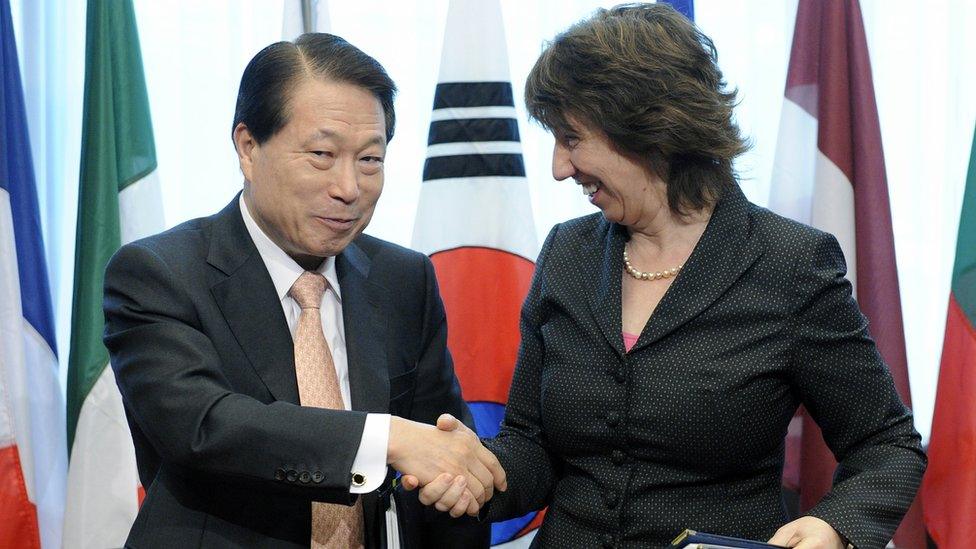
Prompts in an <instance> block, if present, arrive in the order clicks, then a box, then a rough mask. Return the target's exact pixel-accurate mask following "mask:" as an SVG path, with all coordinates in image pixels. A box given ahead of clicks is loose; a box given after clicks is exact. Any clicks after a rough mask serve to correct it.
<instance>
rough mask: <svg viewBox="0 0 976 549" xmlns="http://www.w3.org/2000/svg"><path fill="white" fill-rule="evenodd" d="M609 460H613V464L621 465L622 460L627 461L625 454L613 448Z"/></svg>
mask: <svg viewBox="0 0 976 549" xmlns="http://www.w3.org/2000/svg"><path fill="white" fill-rule="evenodd" d="M610 460H611V461H613V464H614V465H622V464H623V463H624V461H627V456H626V455H624V453H623V451H621V450H614V451H613V452H610Z"/></svg>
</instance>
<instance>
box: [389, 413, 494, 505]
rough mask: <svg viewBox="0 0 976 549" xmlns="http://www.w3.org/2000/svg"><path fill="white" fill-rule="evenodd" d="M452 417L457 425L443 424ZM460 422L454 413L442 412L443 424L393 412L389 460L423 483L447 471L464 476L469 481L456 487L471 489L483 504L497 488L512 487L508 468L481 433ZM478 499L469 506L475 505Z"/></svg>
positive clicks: (397, 467)
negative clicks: (400, 416)
mask: <svg viewBox="0 0 976 549" xmlns="http://www.w3.org/2000/svg"><path fill="white" fill-rule="evenodd" d="M451 420H453V422H456V423H454V424H453V425H454V426H455V428H454V429H450V430H448V429H444V428H443V427H441V424H442V423H451ZM459 424H460V422H458V421H457V420H456V419H454V418H453V417H450V416H441V418H440V419H439V420H438V426H439V427H441V428H438V427H434V426H432V425H425V424H423V423H418V422H415V421H410V420H407V419H403V418H399V417H396V416H393V417H392V418H391V420H390V441H389V446H388V448H387V457H386V462H387V463H388V464H389V465H390V466H392V467H393V468H394V469H396V470H397V471H400V473H402V474H403V475H405V476H410V477H414V478H415V479H416V482H417V483H419V485H421V486H425V485H427V484H429V483H431V482H433V481H434V480H435V479H437V478H438V477H439V476H440V475H441V474H443V473H447V474H449V475H451V477H452V478H454V477H458V476H463V477H464V479H465V481H464V482H463V483H461V486H456V485H455V490H457V491H459V492H463V491H464V490H465V489H466V490H467V491H470V493H471V495H472V496H473V497H474V499H475V501H476V502H477V507H479V508H480V507H481V505H483V504H484V502H485V501H487V500H489V499H491V496H492V494H493V493H494V489H498V490H502V491H504V490H505V489H506V488H507V487H508V484H507V482H506V478H505V470H504V469H502V466H501V464H499V463H498V459H496V458H495V455H494V454H492V453H491V452H490V451H488V450H487V449H486V448H485V447H484V446H482V445H481V441H480V440H479V439H478V437H477V436H476V435H475V434H474V433H473V432H472V431H471V430H470V429H467V428H457V426H458V425H459ZM460 427H463V425H460ZM443 478H445V479H446V478H447V477H446V476H445V477H443ZM474 503H475V502H472V505H470V506H468V507H467V508H468V509H472V508H474V507H475V506H474V505H473V504H474ZM451 510H453V509H451ZM451 514H452V515H454V513H451Z"/></svg>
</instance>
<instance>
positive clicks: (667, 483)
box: [421, 3, 926, 549]
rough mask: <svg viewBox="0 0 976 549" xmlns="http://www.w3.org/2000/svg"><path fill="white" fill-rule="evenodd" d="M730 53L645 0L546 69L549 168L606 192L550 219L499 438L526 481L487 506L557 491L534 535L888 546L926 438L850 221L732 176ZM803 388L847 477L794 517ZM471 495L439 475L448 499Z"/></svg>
mask: <svg viewBox="0 0 976 549" xmlns="http://www.w3.org/2000/svg"><path fill="white" fill-rule="evenodd" d="M716 58H717V56H716V52H715V48H714V46H713V44H712V41H711V40H710V39H709V38H708V37H707V36H705V35H704V34H703V33H702V32H701V31H699V30H698V29H697V28H696V27H695V26H694V25H693V24H692V23H691V22H690V21H688V20H687V19H685V18H684V17H683V16H681V15H680V14H678V13H677V12H675V11H674V10H673V9H672V8H671V7H669V6H667V5H664V4H660V3H657V4H627V5H622V6H618V7H615V8H612V9H609V10H598V11H597V12H596V13H595V14H594V15H593V16H592V17H590V18H588V19H585V20H583V21H580V22H579V23H577V24H575V25H573V26H571V27H570V28H569V29H568V30H566V31H564V32H562V33H560V34H559V35H557V36H556V37H555V39H553V41H552V42H550V43H549V44H548V45H547V47H546V49H545V50H544V51H543V53H542V55H541V56H540V57H539V59H538V60H537V61H536V64H535V66H534V68H533V69H532V71H531V72H530V74H529V78H528V83H527V84H526V92H525V99H526V106H527V109H528V111H529V113H530V115H532V116H533V117H535V118H536V119H538V120H539V121H540V122H542V124H543V125H544V126H546V127H547V128H549V129H550V130H552V131H553V133H554V136H555V138H556V145H555V148H554V150H553V160H552V170H553V174H552V175H553V177H554V178H555V179H557V180H562V179H567V178H573V179H575V180H576V182H577V183H579V184H580V185H582V186H583V188H584V189H585V190H586V191H587V192H588V193H589V194H590V195H591V197H590V200H591V201H592V202H593V204H595V205H596V206H597V207H598V208H600V210H601V211H600V213H597V214H591V215H588V216H585V217H580V218H577V219H572V220H570V221H567V222H564V223H560V224H558V225H556V226H555V227H554V228H553V229H552V231H550V233H549V236H548V238H547V239H546V242H545V244H544V245H543V247H542V251H541V252H540V254H539V259H538V262H537V263H536V272H535V277H534V278H533V282H532V287H531V289H530V290H529V294H528V297H527V298H526V299H525V303H524V305H523V308H522V314H521V323H520V330H521V344H520V348H519V353H518V362H517V365H516V367H515V374H514V377H513V379H512V388H511V392H510V396H509V400H508V405H507V407H506V409H505V419H504V421H503V422H502V426H501V429H500V431H499V434H498V436H497V437H496V438H494V439H491V440H486V441H485V445H486V446H487V447H488V448H489V449H490V450H491V451H492V452H494V453H495V454H496V455H497V456H498V459H499V462H500V463H501V464H502V466H503V467H504V468H505V470H506V472H507V473H508V481H509V482H508V485H509V487H510V488H509V490H508V491H506V492H505V493H502V494H496V495H495V498H494V499H493V500H492V501H491V502H490V503H489V508H488V510H487V513H486V515H487V518H488V519H491V520H502V519H510V518H512V517H516V516H519V515H521V514H524V513H526V512H528V511H533V510H537V509H539V508H541V507H543V506H545V505H548V511H547V513H546V516H545V519H544V521H543V523H542V527H541V528H540V530H539V533H538V535H537V536H536V538H535V540H534V542H533V546H538V547H543V548H545V547H570V546H573V547H575V546H586V547H596V546H603V547H618V546H623V547H629V546H642V547H643V546H665V545H667V543H668V541H669V540H671V539H672V538H673V537H674V535H675V534H676V533H677V532H680V531H682V530H683V529H684V528H687V527H689V526H690V527H693V528H695V529H701V530H704V531H708V532H713V533H719V534H725V535H730V536H734V537H740V538H749V539H755V540H770V543H773V544H777V545H782V546H789V547H805V548H807V547H808V548H810V549H843V547H844V546H845V545H846V542H847V541H850V542H852V543H853V544H854V545H855V546H857V547H860V548H874V547H883V546H884V545H885V544H886V543H887V542H888V540H889V539H891V534H892V533H893V532H894V530H895V527H896V526H897V525H898V523H899V521H900V520H901V517H902V515H904V513H905V511H906V510H907V508H908V506H909V504H910V503H911V502H912V499H913V498H914V495H915V491H916V489H917V487H918V483H919V481H920V480H921V476H922V472H923V471H924V469H925V463H926V461H925V455H924V453H923V452H922V450H921V444H920V437H919V435H918V433H917V432H916V431H915V429H914V427H913V424H912V415H911V412H910V411H909V410H908V409H907V408H906V407H905V405H904V404H903V403H902V402H901V400H900V399H899V397H898V394H897V392H895V390H894V387H893V384H892V381H891V375H890V373H889V371H888V368H887V366H886V365H885V364H884V362H883V360H882V359H881V357H880V355H879V354H878V351H877V349H876V348H875V345H874V343H873V341H872V340H871V338H870V336H869V335H868V332H867V328H866V326H867V322H866V320H865V318H864V316H863V315H862V314H861V312H860V311H859V309H858V306H857V304H856V303H855V301H854V300H853V299H852V298H851V285H850V283H849V282H848V281H847V280H846V279H845V278H844V272H845V266H844V258H843V254H842V253H841V250H840V248H839V246H838V244H837V241H836V240H835V239H834V238H833V237H832V236H830V235H827V234H825V233H822V232H820V231H817V230H815V229H813V228H811V227H808V226H805V225H801V224H799V223H796V222H794V221H790V220H788V219H784V218H782V217H780V216H777V215H775V214H773V213H771V212H769V211H768V210H765V209H764V208H761V207H758V206H756V205H754V204H752V203H750V202H749V201H748V200H747V199H746V197H745V195H744V194H743V193H742V191H741V190H740V189H739V187H738V184H737V181H736V178H735V174H734V172H733V170H732V161H733V159H734V158H735V156H736V155H738V154H739V153H741V152H742V151H743V150H744V149H745V147H744V144H743V141H742V139H741V138H740V136H739V131H738V128H737V127H736V125H735V123H734V121H733V119H732V103H733V102H734V98H735V94H734V93H733V92H730V91H727V90H726V89H725V88H726V87H725V83H724V81H723V79H722V74H721V72H720V71H719V70H718V67H717V65H716V63H717V59H716ZM645 271H648V272H645ZM651 273H655V274H653V275H651ZM852 394H856V395H857V396H858V398H856V399H852V398H850V395H852ZM801 404H802V405H804V406H805V407H806V409H807V410H808V411H809V412H810V414H811V415H812V416H813V417H814V418H815V419H816V421H817V423H818V424H819V425H820V426H821V428H822V430H823V434H824V437H825V439H826V440H827V442H828V444H829V445H830V447H831V449H832V450H833V451H834V455H835V456H836V457H837V460H838V461H839V468H838V473H837V475H836V478H837V479H838V480H837V481H836V483H835V485H834V489H833V491H832V492H830V493H829V494H827V496H826V497H824V498H823V499H821V500H820V501H819V502H818V503H817V504H816V505H815V506H814V507H813V508H812V509H810V510H808V511H807V512H806V516H803V517H801V518H799V519H796V520H792V521H791V520H790V518H789V517H788V516H786V514H785V506H784V505H783V502H782V489H781V485H780V481H781V477H782V470H783V459H784V454H783V448H784V444H783V443H784V435H785V433H786V432H787V428H788V425H789V423H790V421H791V418H792V417H793V414H794V413H795V412H796V410H797V408H798V406H799V405H801ZM438 426H439V427H441V425H440V424H439V425H438ZM446 480H448V481H449V480H450V479H446ZM457 494H458V490H454V491H451V490H449V489H448V488H447V487H446V485H445V484H444V483H438V482H435V483H432V484H431V485H428V486H426V487H424V488H422V489H421V498H422V501H424V502H432V503H434V504H435V505H436V506H438V508H443V507H447V508H451V507H452V506H454V505H455V501H456V499H457Z"/></svg>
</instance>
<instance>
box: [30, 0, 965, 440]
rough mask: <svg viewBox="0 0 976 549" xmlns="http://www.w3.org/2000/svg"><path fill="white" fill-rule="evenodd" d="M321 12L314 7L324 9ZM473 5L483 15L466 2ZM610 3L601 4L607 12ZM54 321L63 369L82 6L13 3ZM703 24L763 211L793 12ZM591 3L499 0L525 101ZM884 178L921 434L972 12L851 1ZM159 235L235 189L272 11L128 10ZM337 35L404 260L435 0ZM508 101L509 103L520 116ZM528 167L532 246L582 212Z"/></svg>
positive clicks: (380, 9)
mask: <svg viewBox="0 0 976 549" xmlns="http://www.w3.org/2000/svg"><path fill="white" fill-rule="evenodd" d="M323 1H324V0H323ZM469 1H478V0H469ZM614 3H616V2H603V3H602V5H606V6H609V5H613V4H614ZM12 4H13V6H12V7H13V12H14V26H15V28H16V31H17V33H18V42H19V44H20V48H19V50H20V53H21V67H22V71H23V75H24V80H25V87H26V93H27V102H28V110H29V118H30V123H31V126H30V130H31V132H32V134H31V138H32V144H33V150H34V162H35V168H36V171H37V175H38V186H39V187H40V192H39V194H40V199H41V208H42V217H43V223H44V230H45V242H46V244H47V248H48V260H49V266H50V269H51V277H52V285H53V290H52V291H53V292H54V293H55V296H54V297H55V301H54V302H55V307H56V309H57V322H58V344H59V348H60V351H61V352H60V354H61V361H62V365H63V364H65V363H66V362H67V356H68V352H67V350H68V332H67V330H68V327H69V325H70V309H71V282H72V280H71V278H72V269H73V257H74V226H75V221H76V211H75V210H76V207H77V206H76V200H77V181H78V166H79V144H80V134H81V100H82V93H81V90H82V85H83V80H84V28H85V13H84V12H85V6H84V2H83V0H13V1H12ZM695 4H696V5H695V12H696V17H697V22H698V24H699V26H700V27H701V28H702V30H704V31H705V33H706V34H708V35H710V36H711V37H712V38H713V39H714V41H715V44H716V46H717V48H718V51H719V63H720V65H721V66H722V69H723V71H724V72H725V75H726V78H727V79H728V81H729V83H730V84H731V85H732V86H736V87H738V89H739V92H740V98H741V101H742V103H741V105H740V106H739V108H738V111H737V118H738V122H739V124H740V126H741V127H742V129H743V130H744V133H745V134H746V135H748V136H750V137H751V138H752V140H753V143H754V147H753V149H752V150H751V151H750V152H749V153H747V154H746V155H745V156H743V157H742V158H741V159H740V162H739V163H738V169H739V171H740V172H741V175H742V181H741V184H742V187H743V189H744V190H745V192H746V194H747V195H748V196H749V197H750V199H752V200H753V201H754V202H756V203H758V204H763V205H764V204H766V203H767V202H768V193H769V178H770V172H771V169H772V161H773V153H774V151H775V146H776V132H777V129H778V124H779V111H780V105H781V102H782V95H783V85H784V82H785V77H786V65H787V62H788V59H789V53H790V45H791V40H792V34H793V20H794V17H795V14H796V4H797V0H786V1H783V0H696V2H695ZM599 5H601V4H600V3H597V2H592V1H584V0H572V1H570V0H537V1H532V2H526V1H522V0H502V10H503V14H504V19H505V25H506V33H507V42H508V43H507V46H508V50H509V57H510V59H511V74H512V83H513V85H514V87H515V90H516V96H519V94H520V93H521V90H522V86H523V83H524V81H525V77H526V75H527V73H528V71H529V69H530V68H531V65H532V63H533V62H534V61H535V58H536V56H537V55H538V53H539V51H540V49H541V46H542V43H543V41H544V40H546V39H548V38H551V37H552V36H553V35H555V34H556V33H557V32H559V31H560V30H562V29H564V28H565V27H567V26H568V25H569V24H571V23H572V22H574V21H576V20H578V19H580V18H582V17H585V16H586V15H587V14H589V13H590V12H591V11H592V10H593V9H594V8H596V7H599ZM861 6H862V10H863V12H864V19H865V27H866V32H867V37H868V46H869V48H870V51H871V57H872V64H873V70H874V82H875V91H876V94H877V100H878V109H879V115H880V119H881V129H882V138H883V142H884V149H885V155H886V160H887V168H888V182H889V189H890V192H891V208H892V215H893V219H894V232H895V245H896V251H897V256H898V266H899V276H900V282H901V293H902V306H903V312H904V318H905V332H906V338H905V339H906V343H907V346H908V361H909V369H910V377H911V383H912V396H913V399H914V404H915V411H916V422H917V426H918V429H919V431H921V432H922V434H923V437H924V438H925V439H926V440H927V438H928V433H929V431H930V424H931V419H932V408H933V401H934V397H935V384H936V380H937V374H938V366H939V356H940V352H941V347H942V334H943V329H944V325H945V314H946V304H947V298H948V291H949V277H950V275H951V269H952V260H953V256H954V250H955V238H956V230H957V227H958V217H959V208H960V205H961V201H962V192H963V187H964V183H965V181H964V178H965V170H966V163H967V161H968V157H969V149H970V144H971V140H972V137H973V130H974V122H976V93H974V92H973V90H974V89H976V70H974V69H976V37H974V35H973V33H971V32H968V30H969V29H973V28H976V2H968V1H966V0H933V1H930V2H925V3H919V2H916V1H910V0H862V1H861ZM135 8H136V13H137V18H138V22H139V32H140V38H141V41H142V54H143V62H144V64H145V69H146V78H147V83H148V87H149V97H150V102H151V108H152V116H153V124H154V127H155V135H156V146H157V153H158V159H159V175H160V178H161V182H162V185H163V193H164V204H162V207H163V208H165V215H166V221H167V225H168V226H172V225H175V224H176V223H179V222H181V221H183V220H185V219H189V218H191V217H196V216H202V215H208V214H210V213H212V212H214V211H216V210H217V209H219V208H220V207H222V206H223V205H224V204H226V203H227V201H229V200H230V199H231V198H232V196H233V195H234V193H236V192H237V190H238V189H239V188H240V184H241V176H240V173H239V171H238V169H237V163H236V157H235V155H234V151H233V147H232V145H231V141H230V124H231V119H232V116H233V107H234V101H235V97H236V92H237V85H238V81H239V78H240V74H241V72H242V70H243V68H244V66H245V65H246V64H247V61H248V60H249V59H250V58H251V57H252V56H253V55H254V54H255V53H256V52H257V51H258V50H259V49H261V48H262V47H264V46H265V45H267V44H269V43H271V42H274V41H277V40H279V39H280V36H281V21H282V0H260V1H259V0H205V1H201V0H167V1H161V0H135ZM329 10H330V18H331V30H332V32H334V33H336V34H339V35H341V36H343V37H345V38H346V39H348V40H349V41H350V42H352V43H353V44H356V45H357V46H359V47H360V48H362V49H363V50H365V51H366V52H367V53H369V54H371V55H373V56H374V57H376V58H377V59H378V60H379V61H380V62H381V63H382V64H383V65H384V66H385V67H386V68H387V70H388V71H389V72H390V74H391V76H392V77H393V79H394V80H395V81H396V82H397V84H398V85H399V87H400V90H401V91H400V95H399V99H398V101H397V116H398V126H397V133H396V137H395V138H394V141H393V144H392V146H391V148H390V150H389V155H388V159H387V166H386V173H387V183H386V189H385V191H384V194H383V197H382V198H381V200H380V202H379V205H378V207H377V212H376V215H375V216H374V218H373V222H372V224H371V225H370V228H369V229H368V231H367V232H369V233H371V234H373V235H376V236H378V237H381V238H385V239H387V240H391V241H394V242H397V243H400V244H404V245H409V244H410V242H409V239H410V235H411V234H412V229H413V222H414V216H415V212H416V207H417V199H418V197H419V194H420V175H421V171H422V166H423V160H424V153H425V149H426V135H427V126H428V123H429V117H430V106H431V104H432V100H433V93H434V85H435V83H436V80H437V70H438V63H439V60H440V49H441V38H442V36H443V29H444V22H445V18H446V14H447V0H436V1H429V0H413V1H405V0H404V1H395V0H388V1H381V0H347V1H341V0H331V2H330V3H329ZM516 103H517V104H518V101H516ZM517 108H518V111H519V113H520V114H521V115H522V118H523V120H522V121H521V122H520V124H521V125H520V129H521V132H522V140H523V147H524V151H525V163H526V168H527V172H528V176H529V181H530V188H531V191H532V205H533V211H534V215H535V222H536V228H537V232H538V234H539V237H540V238H539V240H540V242H541V240H542V237H544V235H545V234H546V233H547V232H548V229H549V227H551V226H552V224H554V223H556V222H559V221H562V220H564V219H568V218H571V217H576V216H579V215H583V214H587V213H590V212H592V211H593V209H592V206H590V204H589V203H588V202H587V201H586V200H585V199H584V197H583V196H582V195H581V194H580V192H579V190H578V189H576V186H575V185H572V184H567V183H558V182H555V181H554V180H553V179H552V177H551V175H550V173H549V160H550V158H549V154H550V150H551V145H552V142H551V139H550V138H549V137H548V135H546V134H545V133H544V132H543V131H542V130H541V129H540V128H538V127H537V126H535V125H532V124H530V123H528V122H526V121H525V120H524V108H523V106H522V105H518V107H517Z"/></svg>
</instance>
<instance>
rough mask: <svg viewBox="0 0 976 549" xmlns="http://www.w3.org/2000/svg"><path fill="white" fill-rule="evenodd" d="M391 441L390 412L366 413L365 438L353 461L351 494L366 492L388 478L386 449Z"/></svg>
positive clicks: (361, 441)
mask: <svg viewBox="0 0 976 549" xmlns="http://www.w3.org/2000/svg"><path fill="white" fill-rule="evenodd" d="M389 441H390V414H366V424H365V425H364V426H363V438H362V439H361V440H360V441H359V451H357V452H356V459H354V460H353V462H352V471H351V477H352V484H351V485H350V486H349V493H351V494H366V493H369V492H372V491H374V490H376V489H378V488H379V487H380V485H381V484H383V479H385V478H386V450H387V444H389Z"/></svg>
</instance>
